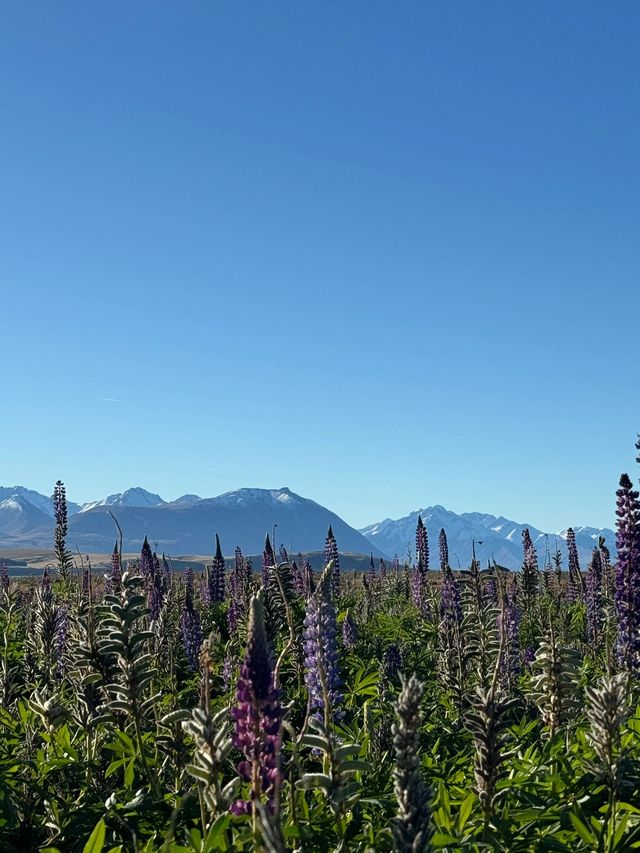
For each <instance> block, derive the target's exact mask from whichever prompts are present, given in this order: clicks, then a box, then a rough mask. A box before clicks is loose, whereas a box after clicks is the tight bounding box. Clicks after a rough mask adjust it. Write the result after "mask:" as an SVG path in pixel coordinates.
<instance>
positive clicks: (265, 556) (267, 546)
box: [262, 533, 276, 588]
mask: <svg viewBox="0 0 640 853" xmlns="http://www.w3.org/2000/svg"><path fill="white" fill-rule="evenodd" d="M275 564H276V557H275V554H274V553H273V548H272V546H271V539H269V534H268V533H267V535H266V538H265V540H264V551H263V552H262V585H263V586H264V587H265V588H266V587H267V586H268V585H269V569H270V567H271V566H275Z"/></svg>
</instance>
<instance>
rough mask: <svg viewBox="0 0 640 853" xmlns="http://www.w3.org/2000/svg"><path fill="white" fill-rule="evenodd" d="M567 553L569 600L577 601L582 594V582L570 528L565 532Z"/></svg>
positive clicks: (574, 536) (576, 549) (574, 540)
mask: <svg viewBox="0 0 640 853" xmlns="http://www.w3.org/2000/svg"><path fill="white" fill-rule="evenodd" d="M567 551H568V552H569V600H570V601H579V600H581V599H582V595H583V592H584V582H583V580H582V572H581V571H580V562H579V560H578V547H577V545H576V534H575V533H574V531H573V528H572V527H570V528H569V529H568V530H567Z"/></svg>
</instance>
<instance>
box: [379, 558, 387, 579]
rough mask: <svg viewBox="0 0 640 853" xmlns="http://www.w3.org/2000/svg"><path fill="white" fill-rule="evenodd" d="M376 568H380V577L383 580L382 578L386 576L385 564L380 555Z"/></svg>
mask: <svg viewBox="0 0 640 853" xmlns="http://www.w3.org/2000/svg"><path fill="white" fill-rule="evenodd" d="M378 568H379V569H380V577H381V578H382V579H383V580H384V578H386V576H387V564H386V563H385V561H384V560H383V559H382V557H380V563H379V565H378Z"/></svg>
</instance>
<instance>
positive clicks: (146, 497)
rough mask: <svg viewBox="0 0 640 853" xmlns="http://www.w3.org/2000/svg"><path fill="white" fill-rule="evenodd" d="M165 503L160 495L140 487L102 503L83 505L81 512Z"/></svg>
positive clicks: (119, 493)
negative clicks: (102, 508) (105, 507)
mask: <svg viewBox="0 0 640 853" xmlns="http://www.w3.org/2000/svg"><path fill="white" fill-rule="evenodd" d="M165 503H166V501H163V500H162V498H161V497H160V495H154V494H153V492H148V491H147V490H146V489H143V488H141V487H140V486H135V487H134V488H133V489H127V490H126V492H118V493H117V494H115V495H109V496H108V497H106V498H103V499H102V500H100V501H90V502H89V503H86V504H82V506H81V507H80V512H88V511H89V510H90V509H95V508H96V507H99V506H163V505H164V504H165Z"/></svg>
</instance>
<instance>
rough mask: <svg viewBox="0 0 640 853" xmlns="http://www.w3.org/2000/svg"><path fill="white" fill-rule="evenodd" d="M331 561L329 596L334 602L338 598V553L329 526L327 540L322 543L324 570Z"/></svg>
mask: <svg viewBox="0 0 640 853" xmlns="http://www.w3.org/2000/svg"><path fill="white" fill-rule="evenodd" d="M332 561H333V570H332V572H331V594H332V596H333V598H334V600H336V601H337V599H338V598H340V554H339V553H338V543H337V542H336V537H335V536H334V535H333V529H332V527H331V525H329V530H328V531H327V538H326V539H325V542H324V568H326V567H327V566H328V565H329V563H330V562H332Z"/></svg>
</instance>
